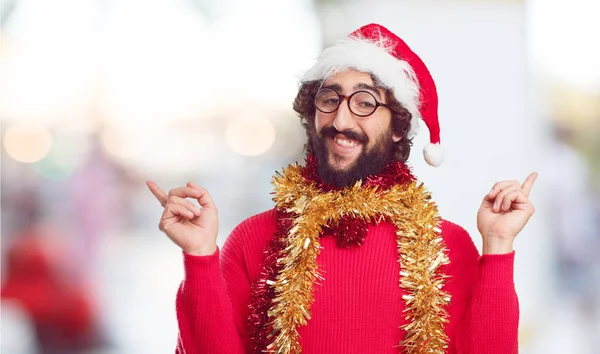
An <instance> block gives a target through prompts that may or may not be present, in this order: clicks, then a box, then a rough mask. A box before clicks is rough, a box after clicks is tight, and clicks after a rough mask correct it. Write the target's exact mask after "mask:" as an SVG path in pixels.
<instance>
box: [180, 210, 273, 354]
mask: <svg viewBox="0 0 600 354" xmlns="http://www.w3.org/2000/svg"><path fill="white" fill-rule="evenodd" d="M275 220H276V218H275V211H274V210H271V211H268V212H265V213H262V214H258V215H255V216H253V217H251V218H249V219H247V220H245V221H244V222H242V223H241V224H240V225H238V226H237V227H236V228H235V229H234V230H233V232H232V233H231V235H229V237H228V238H227V241H225V244H224V245H223V248H222V250H217V251H216V252H215V254H213V255H211V256H205V257H196V256H191V255H188V254H185V253H184V256H183V257H184V269H185V277H184V280H183V282H182V283H181V286H180V287H179V291H178V293H177V299H176V310H177V321H178V324H179V338H178V343H177V350H176V354H204V353H227V354H238V353H244V352H245V351H244V348H249V347H250V346H249V338H248V334H247V331H246V319H247V317H248V311H249V310H248V303H249V302H250V298H251V286H250V284H251V281H252V279H254V278H255V277H256V276H257V274H258V273H259V272H260V265H261V264H262V261H263V257H264V255H263V248H264V245H265V243H266V240H268V239H270V238H271V237H272V235H273V233H274V232H275V226H276V223H275Z"/></svg>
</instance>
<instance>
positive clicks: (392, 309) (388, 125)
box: [148, 24, 536, 354]
mask: <svg viewBox="0 0 600 354" xmlns="http://www.w3.org/2000/svg"><path fill="white" fill-rule="evenodd" d="M294 109H295V111H296V112H297V113H298V114H299V115H300V117H301V119H302V120H303V125H304V127H305V128H306V132H307V137H308V142H307V146H306V147H307V152H308V154H307V158H306V166H298V165H292V166H290V167H288V168H287V169H285V170H284V171H283V172H281V173H278V174H277V175H276V176H275V177H274V179H273V185H274V191H275V192H274V201H275V203H276V208H275V209H273V210H270V211H267V212H265V213H262V214H259V215H256V216H253V217H251V218H250V219H248V220H246V221H244V222H243V223H242V224H240V225H239V226H238V227H237V228H236V229H235V230H234V231H233V232H232V234H231V235H230V237H229V238H228V239H227V241H226V243H225V245H224V247H223V250H222V252H221V253H219V250H218V249H217V246H216V237H217V228H218V222H217V209H216V207H215V205H214V203H213V202H212V200H211V198H210V195H209V193H208V192H207V191H206V190H205V189H203V188H201V187H199V186H197V185H195V184H193V183H188V184H187V186H185V187H181V188H175V189H172V190H170V191H169V193H168V194H166V193H165V192H163V191H162V190H161V189H160V188H159V187H158V186H157V185H156V184H155V183H153V182H148V187H149V188H150V190H151V191H152V193H153V194H154V195H155V196H156V197H157V199H158V200H159V201H160V202H161V204H162V205H163V206H164V208H165V210H164V213H163V215H162V218H161V221H160V225H159V227H160V229H161V230H162V231H163V232H165V233H166V234H167V235H168V236H169V237H170V238H171V239H172V240H173V241H174V242H175V243H176V244H177V245H178V246H179V247H181V248H182V250H183V252H184V265H185V279H184V281H183V282H182V284H181V287H180V289H179V292H178V295H177V318H178V321H179V329H180V335H179V340H178V346H177V352H178V353H181V354H183V353H188V354H189V353H250V352H252V353H261V352H265V351H266V352H276V353H300V352H301V351H303V352H305V353H445V352H448V353H502V354H506V353H516V352H517V350H518V348H517V328H518V316H519V309H518V302H517V296H516V293H515V289H514V283H513V262H514V252H513V250H512V245H513V240H514V238H515V237H516V235H517V233H518V232H519V231H520V230H521V229H522V228H523V227H524V225H525V224H526V222H527V221H528V219H529V218H530V216H531V215H532V214H533V211H534V209H533V206H532V204H531V202H530V201H529V199H528V195H529V192H530V190H531V187H532V185H533V183H534V180H535V178H536V174H532V175H530V176H529V177H528V178H527V180H526V181H525V182H524V183H523V185H520V184H519V183H517V182H515V181H509V182H499V183H497V184H496V185H495V186H494V187H493V188H492V190H491V191H490V192H489V194H488V195H486V196H485V198H484V200H483V202H482V205H481V208H480V210H479V212H478V216H477V223H478V229H479V231H480V232H481V235H482V237H483V253H484V254H483V255H482V256H481V257H480V256H479V255H478V253H477V250H476V248H475V246H474V244H473V242H472V240H471V239H470V237H469V235H468V234H467V233H466V231H465V230H464V229H462V228H461V227H459V226H457V225H455V224H452V223H450V222H448V221H445V220H442V219H441V218H440V217H439V216H438V213H437V207H436V206H435V204H434V203H433V202H432V200H431V198H430V195H429V194H428V193H427V192H426V191H425V190H424V188H423V187H422V185H421V184H419V183H417V182H416V179H415V177H413V176H412V174H411V172H410V169H409V168H408V167H407V166H406V164H405V161H406V159H407V158H408V155H409V151H410V143H411V138H412V137H413V136H414V135H415V134H416V131H417V123H418V119H422V120H423V121H425V123H426V124H427V126H428V128H429V130H430V137H431V139H430V140H431V144H429V145H428V146H427V147H426V148H425V159H426V160H427V162H428V163H429V164H431V165H439V163H441V158H442V155H441V149H440V146H439V141H440V140H439V126H438V122H437V93H436V89H435V84H434V82H433V79H432V78H431V76H430V74H429V72H428V70H427V68H426V67H425V65H424V64H423V62H422V61H421V60H420V59H419V57H418V56H416V54H415V53H413V52H412V51H411V50H410V48H409V47H408V46H407V45H406V44H405V43H404V42H403V41H402V40H401V39H400V38H398V37H397V36H396V35H394V34H393V33H391V32H390V31H389V30H387V29H386V28H384V27H382V26H380V25H376V24H371V25H367V26H364V27H362V28H360V29H359V30H357V31H355V32H354V33H352V34H351V35H350V36H349V37H348V38H347V39H346V40H344V41H342V42H340V43H337V44H336V45H334V46H332V47H330V48H328V49H326V50H324V51H323V53H322V54H321V56H320V57H319V59H318V60H317V63H316V64H315V66H314V67H313V68H311V69H310V70H309V71H308V72H307V73H306V75H305V77H304V78H303V80H302V83H301V87H300V90H299V93H298V96H297V97H296V100H295V102H294ZM187 198H193V199H197V200H198V202H199V203H200V205H201V207H202V208H201V209H196V208H195V207H194V205H193V204H192V203H191V202H190V201H189V200H187Z"/></svg>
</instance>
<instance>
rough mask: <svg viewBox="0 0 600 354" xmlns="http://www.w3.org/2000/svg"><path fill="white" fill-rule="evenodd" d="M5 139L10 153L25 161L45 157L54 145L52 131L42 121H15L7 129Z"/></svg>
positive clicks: (17, 159) (15, 157) (29, 161)
mask: <svg viewBox="0 0 600 354" xmlns="http://www.w3.org/2000/svg"><path fill="white" fill-rule="evenodd" d="M3 140H4V148H5V149H6V152H7V153H8V155H9V156H10V157H12V158H13V159H15V160H16V161H19V162H25V163H33V162H37V161H39V160H41V159H43V158H44V157H45V156H46V155H47V154H48V152H49V151H50V147H51V146H52V136H51V135H50V131H49V130H48V127H46V126H45V125H43V124H41V123H15V124H13V125H11V126H10V127H9V128H8V129H7V130H6V132H5V133H4V139H3Z"/></svg>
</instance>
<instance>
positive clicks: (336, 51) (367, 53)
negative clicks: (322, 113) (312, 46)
mask: <svg viewBox="0 0 600 354" xmlns="http://www.w3.org/2000/svg"><path fill="white" fill-rule="evenodd" d="M392 50H393V48H391V47H390V46H389V45H387V44H386V43H384V42H383V41H380V42H374V41H372V40H369V39H364V38H358V37H350V38H347V39H344V40H342V41H340V42H338V43H337V44H335V45H333V46H331V47H329V48H327V49H325V50H323V52H322V53H321V55H320V56H319V58H318V59H317V62H316V64H315V65H314V66H313V67H312V68H310V69H309V70H308V71H307V72H306V74H305V75H304V78H303V79H302V81H304V82H307V81H314V80H326V79H327V78H329V77H331V76H332V75H335V74H337V73H340V72H342V71H345V70H348V69H355V70H358V71H362V72H367V73H371V74H373V75H375V76H376V77H377V79H379V80H380V81H381V82H382V83H383V84H384V85H385V86H387V87H388V88H390V89H391V90H393V92H394V96H395V97H396V99H397V100H398V102H400V104H401V105H402V106H403V107H404V108H406V109H407V110H408V111H409V112H410V113H411V115H412V119H411V122H410V130H409V132H408V138H409V139H410V138H413V137H414V136H416V135H417V133H418V131H419V119H420V118H421V115H420V113H419V88H420V87H419V83H418V80H417V77H416V75H415V72H414V71H413V69H412V68H411V66H410V65H409V64H408V62H406V61H404V60H399V59H396V57H394V56H393V54H391V52H392Z"/></svg>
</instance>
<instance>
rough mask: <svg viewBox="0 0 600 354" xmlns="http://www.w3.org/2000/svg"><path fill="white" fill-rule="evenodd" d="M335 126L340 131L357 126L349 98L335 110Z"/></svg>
mask: <svg viewBox="0 0 600 354" xmlns="http://www.w3.org/2000/svg"><path fill="white" fill-rule="evenodd" d="M333 126H334V128H335V129H337V130H338V131H344V130H352V129H353V128H354V127H355V126H356V121H355V120H354V116H353V114H352V112H350V108H349V107H348V101H347V99H344V100H342V102H341V103H340V106H339V107H338V109H337V111H336V112H335V119H334V120H333Z"/></svg>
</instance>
